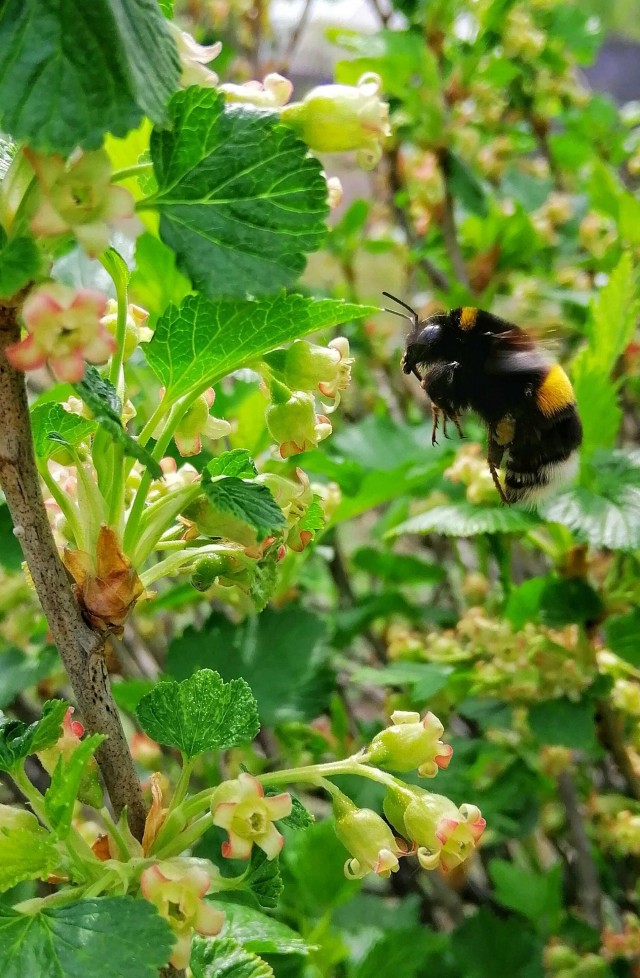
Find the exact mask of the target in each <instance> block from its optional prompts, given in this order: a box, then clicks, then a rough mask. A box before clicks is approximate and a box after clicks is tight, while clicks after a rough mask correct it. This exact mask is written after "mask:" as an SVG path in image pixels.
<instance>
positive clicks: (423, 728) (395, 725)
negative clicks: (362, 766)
mask: <svg viewBox="0 0 640 978" xmlns="http://www.w3.org/2000/svg"><path fill="white" fill-rule="evenodd" d="M391 722H392V726H390V727H387V728H386V730H381V731H380V733H379V734H376V736H375V737H374V738H373V740H372V741H371V743H370V745H369V747H368V748H367V750H366V753H365V756H364V758H363V761H364V762H365V763H367V764H375V765H377V766H378V767H382V768H385V769H387V770H391V771H414V770H415V769H416V768H417V770H418V774H419V775H420V777H422V778H435V776H436V774H437V773H438V771H439V770H441V769H443V768H446V767H448V766H449V762H450V760H451V757H452V756H453V747H451V745H450V744H443V743H442V741H441V740H440V737H441V736H442V734H443V732H444V727H443V725H442V724H441V723H440V721H439V720H438V718H437V716H435V715H434V714H433V713H430V712H429V713H425V715H424V717H423V718H422V719H420V714H419V713H409V712H404V711H402V710H396V711H395V712H394V713H392V714H391Z"/></svg>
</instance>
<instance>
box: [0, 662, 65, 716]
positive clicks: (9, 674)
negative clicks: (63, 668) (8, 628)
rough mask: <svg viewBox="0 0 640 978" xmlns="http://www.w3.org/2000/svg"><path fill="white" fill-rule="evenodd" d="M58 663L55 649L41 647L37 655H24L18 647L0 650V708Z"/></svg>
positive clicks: (41, 678)
mask: <svg viewBox="0 0 640 978" xmlns="http://www.w3.org/2000/svg"><path fill="white" fill-rule="evenodd" d="M59 665H60V658H59V656H58V653H57V652H56V650H55V649H52V648H46V649H43V650H42V651H41V652H40V653H38V654H37V655H26V654H25V653H24V652H22V651H21V650H20V649H16V648H8V649H4V650H3V651H2V652H0V709H3V708H4V707H5V706H9V704H11V703H13V701H14V699H15V698H16V696H17V695H18V693H21V692H22V691H23V690H24V689H27V688H28V687H29V686H35V685H36V683H39V682H41V680H43V679H46V678H47V677H48V676H50V675H51V673H52V672H54V670H55V669H56V668H57V667H58V666H59Z"/></svg>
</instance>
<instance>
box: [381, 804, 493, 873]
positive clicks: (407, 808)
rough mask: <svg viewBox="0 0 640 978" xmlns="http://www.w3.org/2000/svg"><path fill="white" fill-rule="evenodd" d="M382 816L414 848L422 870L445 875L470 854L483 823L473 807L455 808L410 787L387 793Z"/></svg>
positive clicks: (483, 827)
mask: <svg viewBox="0 0 640 978" xmlns="http://www.w3.org/2000/svg"><path fill="white" fill-rule="evenodd" d="M384 813H385V815H386V816H387V818H388V819H389V821H390V822H391V824H392V825H393V826H394V828H395V829H396V830H397V831H398V832H400V833H401V834H402V835H403V836H404V837H406V838H407V839H410V840H411V841H412V842H413V843H414V844H415V845H416V846H417V855H418V862H419V863H420V865H421V866H422V867H423V869H436V868H437V867H438V866H439V867H440V869H442V870H443V872H445V873H447V872H449V871H450V870H452V869H454V868H455V867H456V866H459V865H460V864H461V863H463V862H464V861H465V860H466V859H468V858H469V856H470V855H471V854H472V853H473V851H474V849H475V847H476V844H477V843H478V840H479V839H480V836H481V835H482V833H483V832H484V829H485V826H486V822H485V820H484V819H483V818H482V815H481V814H480V809H479V808H476V806H475V805H461V806H460V808H457V807H456V805H454V803H453V802H452V801H451V800H450V799H449V798H446V797H445V796H444V795H435V794H432V793H431V792H429V791H425V790H424V788H418V787H415V786H413V785H404V786H401V785H394V786H393V787H390V788H389V789H388V791H387V795H386V797H385V800H384Z"/></svg>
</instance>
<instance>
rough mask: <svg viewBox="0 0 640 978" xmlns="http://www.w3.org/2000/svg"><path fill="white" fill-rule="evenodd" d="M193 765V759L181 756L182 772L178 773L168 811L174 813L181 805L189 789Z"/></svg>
mask: <svg viewBox="0 0 640 978" xmlns="http://www.w3.org/2000/svg"><path fill="white" fill-rule="evenodd" d="M194 764H195V759H194V758H193V757H191V758H189V757H185V756H184V754H183V755H182V770H181V771H180V777H179V778H178V782H177V784H176V790H175V791H174V793H173V798H172V799H171V805H170V807H169V811H174V810H175V809H176V808H177V807H178V805H181V804H182V802H183V801H184V799H185V796H186V794H187V789H188V788H189V781H190V779H191V774H192V772H193V767H194Z"/></svg>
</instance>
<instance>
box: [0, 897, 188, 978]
mask: <svg viewBox="0 0 640 978" xmlns="http://www.w3.org/2000/svg"><path fill="white" fill-rule="evenodd" d="M174 942H175V938H174V935H173V931H172V930H171V928H170V927H169V925H168V923H167V922H166V921H165V920H163V919H162V917H160V915H159V914H158V912H157V911H156V909H155V907H153V906H152V905H151V904H150V903H148V902H147V901H146V900H134V899H133V897H130V896H121V897H103V898H102V899H94V900H79V901H78V902H77V903H71V904H68V905H67V906H64V907H59V908H52V909H49V910H43V911H41V912H40V913H37V914H23V913H17V912H16V911H15V910H11V909H10V908H9V907H2V908H1V909H0V973H1V974H2V978H36V976H42V978H88V976H89V975H90V976H91V978H131V976H132V975H135V978H157V974H158V968H160V967H162V965H164V964H166V962H167V961H168V959H169V955H170V954H171V949H172V947H173V944H174ZM43 969H45V970H43Z"/></svg>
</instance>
